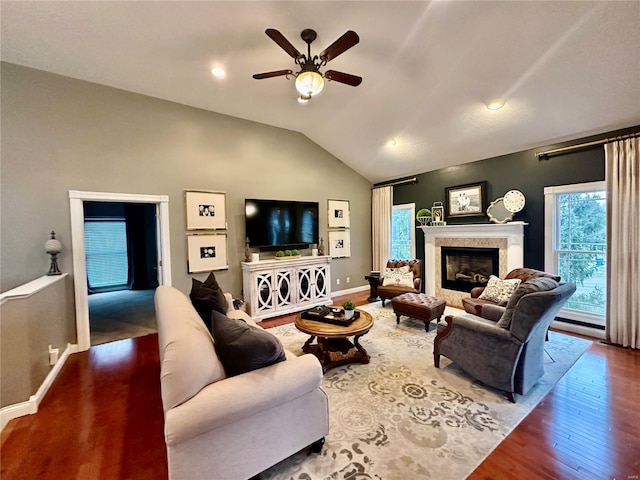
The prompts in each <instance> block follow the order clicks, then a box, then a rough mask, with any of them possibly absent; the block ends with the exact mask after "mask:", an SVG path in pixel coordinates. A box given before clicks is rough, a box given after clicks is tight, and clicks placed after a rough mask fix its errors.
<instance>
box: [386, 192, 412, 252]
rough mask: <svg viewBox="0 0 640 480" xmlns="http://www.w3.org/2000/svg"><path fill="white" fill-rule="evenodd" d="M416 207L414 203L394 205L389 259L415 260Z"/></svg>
mask: <svg viewBox="0 0 640 480" xmlns="http://www.w3.org/2000/svg"><path fill="white" fill-rule="evenodd" d="M415 217H416V206H415V204H414V203H407V204H404V205H394V206H393V211H392V214H391V258H394V259H398V260H411V259H413V258H416V227H415V221H414V218H415Z"/></svg>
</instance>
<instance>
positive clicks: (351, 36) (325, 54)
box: [320, 30, 360, 63]
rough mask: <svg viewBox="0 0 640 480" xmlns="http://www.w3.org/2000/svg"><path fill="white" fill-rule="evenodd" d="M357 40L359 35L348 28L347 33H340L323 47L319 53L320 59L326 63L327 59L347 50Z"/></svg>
mask: <svg viewBox="0 0 640 480" xmlns="http://www.w3.org/2000/svg"><path fill="white" fill-rule="evenodd" d="M359 41H360V37H359V36H358V34H357V33H356V32H354V31H353V30H349V31H348V32H347V33H345V34H344V35H342V36H341V37H340V38H339V39H337V40H336V41H335V42H333V43H332V44H331V45H329V46H328V47H327V48H325V49H324V50H323V51H322V53H320V60H322V61H323V62H324V63H327V62H328V61H329V60H332V59H334V58H336V57H337V56H338V55H340V54H341V53H344V52H346V51H347V50H349V49H350V48H351V47H353V46H354V45H356V44H357V43H358V42H359Z"/></svg>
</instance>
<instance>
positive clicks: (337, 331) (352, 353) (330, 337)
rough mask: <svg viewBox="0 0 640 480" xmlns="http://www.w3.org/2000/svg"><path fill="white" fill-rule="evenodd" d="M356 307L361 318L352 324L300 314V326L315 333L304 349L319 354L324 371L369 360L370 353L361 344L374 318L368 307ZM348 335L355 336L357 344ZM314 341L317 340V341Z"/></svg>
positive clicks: (302, 330) (299, 327)
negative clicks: (360, 308)
mask: <svg viewBox="0 0 640 480" xmlns="http://www.w3.org/2000/svg"><path fill="white" fill-rule="evenodd" d="M356 310H357V311H358V312H360V318H357V319H356V320H354V321H353V323H352V324H351V325H349V326H348V327H342V326H340V325H334V324H331V323H325V322H319V321H316V320H307V319H306V318H302V314H298V315H296V321H295V325H296V328H297V329H298V330H300V331H301V332H304V333H307V334H309V335H311V337H310V338H309V340H307V341H306V342H305V344H304V345H303V346H302V351H303V352H304V353H313V354H314V355H315V356H316V357H318V360H320V364H321V365H322V370H323V372H326V371H327V370H329V369H330V368H333V367H337V366H339V365H344V364H347V363H369V358H370V357H369V354H368V353H367V351H366V350H365V349H364V347H363V346H362V345H360V337H362V336H363V335H365V334H367V333H368V332H369V330H371V327H373V318H372V317H371V315H370V314H369V313H367V312H365V311H364V310H358V309H356ZM348 337H354V338H353V343H352V342H351V341H350V340H349V338H348ZM314 340H316V343H313V341H314Z"/></svg>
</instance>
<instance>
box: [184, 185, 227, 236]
mask: <svg viewBox="0 0 640 480" xmlns="http://www.w3.org/2000/svg"><path fill="white" fill-rule="evenodd" d="M226 197H227V195H226V193H224V192H212V191H206V190H185V192H184V204H185V209H186V222H187V230H226V229H227V201H226V200H227V198H226Z"/></svg>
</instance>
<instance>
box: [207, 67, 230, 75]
mask: <svg viewBox="0 0 640 480" xmlns="http://www.w3.org/2000/svg"><path fill="white" fill-rule="evenodd" d="M211 75H213V76H214V77H217V78H223V77H225V76H226V75H227V73H226V72H225V71H224V69H223V68H221V67H215V68H212V69H211Z"/></svg>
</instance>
